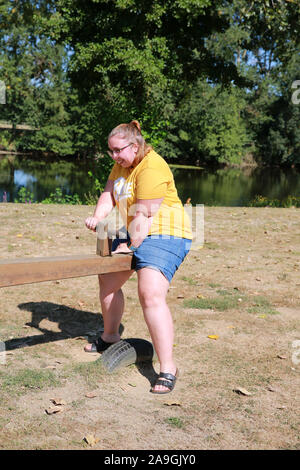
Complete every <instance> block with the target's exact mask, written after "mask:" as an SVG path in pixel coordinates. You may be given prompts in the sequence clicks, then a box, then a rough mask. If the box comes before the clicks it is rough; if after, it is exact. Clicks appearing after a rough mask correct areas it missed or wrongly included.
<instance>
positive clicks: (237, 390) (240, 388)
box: [233, 387, 252, 397]
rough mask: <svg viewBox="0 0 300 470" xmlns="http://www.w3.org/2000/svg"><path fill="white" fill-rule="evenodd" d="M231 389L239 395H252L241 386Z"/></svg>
mask: <svg viewBox="0 0 300 470" xmlns="http://www.w3.org/2000/svg"><path fill="white" fill-rule="evenodd" d="M233 391H234V392H236V393H238V394H240V395H245V396H247V397H250V396H251V395H252V393H250V392H248V390H246V389H245V388H243V387H238V388H235V389H234V390H233Z"/></svg>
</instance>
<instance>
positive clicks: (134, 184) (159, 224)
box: [108, 150, 192, 240]
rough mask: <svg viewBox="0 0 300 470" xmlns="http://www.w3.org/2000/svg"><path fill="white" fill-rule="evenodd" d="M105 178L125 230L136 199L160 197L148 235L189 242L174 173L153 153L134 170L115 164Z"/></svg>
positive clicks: (189, 236) (186, 221)
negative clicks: (166, 236) (112, 186)
mask: <svg viewBox="0 0 300 470" xmlns="http://www.w3.org/2000/svg"><path fill="white" fill-rule="evenodd" d="M108 179H109V180H112V181H113V182H114V189H113V196H114V199H115V202H116V205H117V207H118V209H119V211H120V214H121V216H122V219H123V221H124V223H125V225H126V228H127V230H128V229H129V231H130V223H131V221H132V219H133V215H134V204H136V201H137V199H160V198H163V202H162V204H161V206H160V208H159V210H158V211H157V213H156V214H155V216H154V218H153V221H152V224H151V228H150V231H149V233H148V235H173V236H175V237H180V238H188V239H190V240H191V239H192V232H191V227H190V220H189V217H188V215H187V214H186V212H185V210H184V207H183V205H182V202H181V201H180V199H179V197H178V194H177V190H176V187H175V183H174V178H173V174H172V172H171V170H170V168H169V166H168V164H167V163H166V162H165V160H164V159H163V158H162V157H161V156H160V155H158V154H157V153H156V152H155V151H154V150H151V151H150V152H149V153H148V154H147V155H146V156H145V157H144V158H143V160H142V161H141V162H140V163H139V164H138V165H137V166H136V167H135V168H123V167H122V166H121V165H119V164H118V163H115V164H114V166H113V168H112V170H111V173H110V175H109V177H108Z"/></svg>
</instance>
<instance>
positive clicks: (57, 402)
mask: <svg viewBox="0 0 300 470" xmlns="http://www.w3.org/2000/svg"><path fill="white" fill-rule="evenodd" d="M50 400H51V401H52V403H53V404H54V405H56V406H62V405H65V404H66V402H65V401H64V400H63V399H62V398H50Z"/></svg>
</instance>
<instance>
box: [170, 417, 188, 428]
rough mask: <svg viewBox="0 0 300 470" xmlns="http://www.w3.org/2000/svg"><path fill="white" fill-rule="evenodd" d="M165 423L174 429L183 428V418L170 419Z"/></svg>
mask: <svg viewBox="0 0 300 470" xmlns="http://www.w3.org/2000/svg"><path fill="white" fill-rule="evenodd" d="M165 422H166V423H167V424H170V425H171V426H173V427H174V428H179V429H181V428H183V425H184V423H183V421H182V419H181V418H177V417H170V418H166V420H165Z"/></svg>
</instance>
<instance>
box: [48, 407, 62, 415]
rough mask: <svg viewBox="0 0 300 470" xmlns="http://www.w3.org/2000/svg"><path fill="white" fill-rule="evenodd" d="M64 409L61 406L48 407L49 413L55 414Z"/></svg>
mask: <svg viewBox="0 0 300 470" xmlns="http://www.w3.org/2000/svg"><path fill="white" fill-rule="evenodd" d="M61 411H63V408H62V407H61V406H57V405H55V406H50V407H49V408H47V409H46V413H47V415H53V414H55V413H60V412H61Z"/></svg>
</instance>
